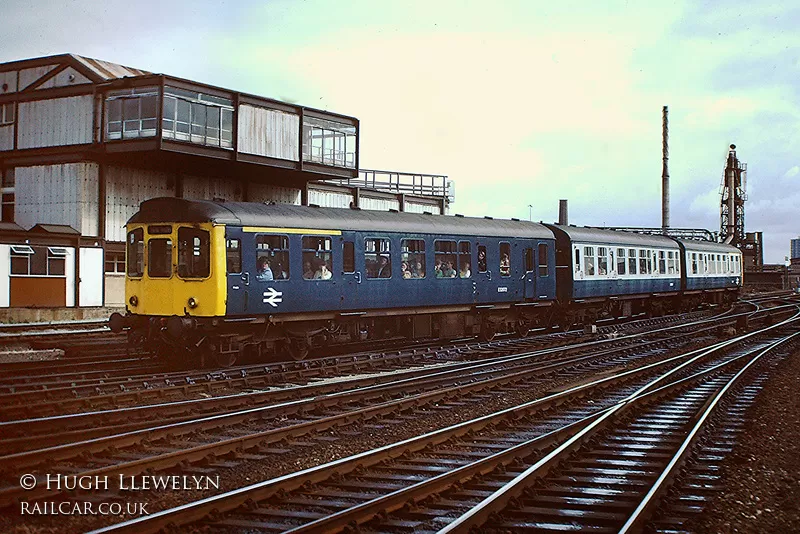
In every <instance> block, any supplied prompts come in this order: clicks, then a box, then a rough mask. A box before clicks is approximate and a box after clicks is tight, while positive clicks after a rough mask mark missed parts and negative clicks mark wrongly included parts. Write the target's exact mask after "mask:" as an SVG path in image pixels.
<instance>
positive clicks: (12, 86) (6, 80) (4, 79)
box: [0, 70, 17, 93]
mask: <svg viewBox="0 0 800 534" xmlns="http://www.w3.org/2000/svg"><path fill="white" fill-rule="evenodd" d="M3 85H7V86H8V89H7V90H6V92H8V93H16V92H17V71H15V70H10V71H7V72H0V87H2V86H3Z"/></svg>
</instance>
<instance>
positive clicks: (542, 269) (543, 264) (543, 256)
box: [539, 243, 549, 277]
mask: <svg viewBox="0 0 800 534" xmlns="http://www.w3.org/2000/svg"><path fill="white" fill-rule="evenodd" d="M548 275H549V272H548V266H547V245H546V244H544V243H539V276H542V277H544V276H548Z"/></svg>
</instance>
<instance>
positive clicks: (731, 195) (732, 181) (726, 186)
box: [719, 145, 747, 248]
mask: <svg viewBox="0 0 800 534" xmlns="http://www.w3.org/2000/svg"><path fill="white" fill-rule="evenodd" d="M746 187H747V164H746V163H742V162H741V161H739V159H738V158H737V157H736V145H731V147H730V150H729V151H728V162H727V164H726V165H725V173H724V174H723V175H722V185H721V187H720V193H721V194H722V201H721V202H720V206H719V237H720V240H721V241H723V242H724V243H729V244H731V245H733V246H736V247H739V248H742V245H743V244H744V241H745V235H744V202H745V201H746V200H747V192H746Z"/></svg>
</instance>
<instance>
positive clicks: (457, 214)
mask: <svg viewBox="0 0 800 534" xmlns="http://www.w3.org/2000/svg"><path fill="white" fill-rule="evenodd" d="M456 217H461V218H462V219H463V218H464V216H463V215H462V214H460V213H456Z"/></svg>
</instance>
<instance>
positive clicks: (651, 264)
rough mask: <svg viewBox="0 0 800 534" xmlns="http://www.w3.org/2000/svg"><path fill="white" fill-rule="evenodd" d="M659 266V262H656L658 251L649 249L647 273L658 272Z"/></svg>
mask: <svg viewBox="0 0 800 534" xmlns="http://www.w3.org/2000/svg"><path fill="white" fill-rule="evenodd" d="M657 268H658V264H657V263H656V253H655V251H651V250H648V251H647V274H653V273H655V272H657V271H656V270H655V269H657Z"/></svg>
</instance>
